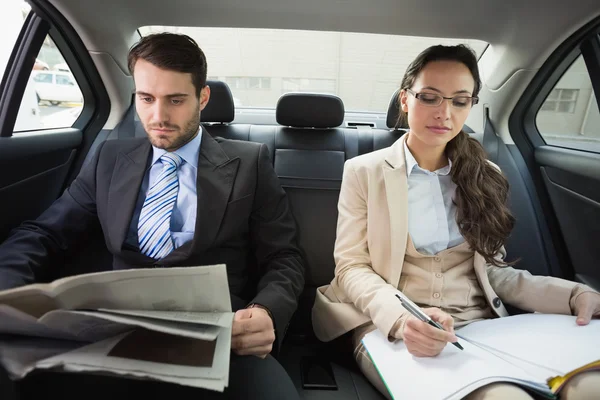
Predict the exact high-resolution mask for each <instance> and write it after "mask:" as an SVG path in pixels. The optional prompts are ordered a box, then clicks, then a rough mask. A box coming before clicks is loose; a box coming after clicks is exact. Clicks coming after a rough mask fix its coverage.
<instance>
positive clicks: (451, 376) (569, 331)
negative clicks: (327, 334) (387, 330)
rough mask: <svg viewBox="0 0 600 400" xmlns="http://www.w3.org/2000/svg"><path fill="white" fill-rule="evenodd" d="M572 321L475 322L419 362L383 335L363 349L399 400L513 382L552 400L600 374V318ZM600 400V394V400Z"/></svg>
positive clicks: (535, 317) (539, 317)
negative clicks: (588, 375)
mask: <svg viewBox="0 0 600 400" xmlns="http://www.w3.org/2000/svg"><path fill="white" fill-rule="evenodd" d="M575 319H576V318H575V317H573V316H568V315H548V314H522V315H515V316H511V317H504V318H496V319H490V320H485V321H479V322H474V323H472V324H470V325H467V326H466V327H463V328H461V329H458V330H457V332H456V334H457V336H458V338H459V343H460V344H461V345H462V346H463V347H464V351H461V350H459V349H457V348H456V347H454V346H451V345H447V346H446V347H445V348H444V350H443V351H442V352H441V353H440V354H439V355H438V356H437V357H431V358H419V357H414V356H412V355H411V354H410V353H409V352H408V350H407V349H406V346H405V345H404V343H403V342H402V341H401V340H399V341H396V342H390V341H389V340H388V339H387V338H386V337H385V336H384V335H383V334H382V333H381V332H380V331H379V330H375V331H373V332H371V333H369V334H367V335H365V337H364V338H363V345H364V346H365V348H366V350H367V351H368V353H369V356H370V357H371V359H372V361H373V363H374V364H375V367H376V368H377V370H378V371H379V374H380V375H381V377H382V379H383V381H384V383H385V384H386V386H387V388H388V390H389V391H390V393H391V394H392V397H394V398H395V399H402V400H406V399H409V400H410V399H431V400H438V399H439V400H441V399H444V400H454V399H461V398H463V397H464V396H466V395H467V394H469V393H471V392H472V391H474V390H475V389H477V388H479V387H482V386H485V385H487V384H489V383H493V382H510V383H515V384H518V385H520V386H522V387H524V388H527V389H530V390H534V391H536V392H538V393H540V394H542V395H544V396H545V397H547V398H550V399H553V398H556V394H557V393H558V392H559V391H560V389H562V387H564V384H565V383H566V382H567V381H568V380H569V379H570V378H572V377H573V376H575V375H576V374H578V373H581V372H583V371H588V370H592V369H597V370H600V320H592V321H591V322H590V324H589V325H587V326H578V325H577V324H576V323H575ZM599 396H600V394H599Z"/></svg>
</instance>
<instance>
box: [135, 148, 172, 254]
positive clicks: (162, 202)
mask: <svg viewBox="0 0 600 400" xmlns="http://www.w3.org/2000/svg"><path fill="white" fill-rule="evenodd" d="M160 161H161V162H162V164H163V169H162V171H161V172H160V175H158V178H157V179H156V182H155V183H154V185H152V187H151V188H150V190H148V193H147V194H146V200H145V201H144V205H143V206H142V210H141V212H140V219H139V221H138V241H139V244H140V251H141V252H142V253H143V254H145V255H147V256H148V257H151V258H154V259H156V260H158V259H160V258H163V257H165V256H166V255H167V254H169V253H170V252H171V251H173V248H174V247H173V239H172V238H171V214H172V213H173V206H174V205H175V202H176V201H177V192H178V191H179V181H178V179H177V168H179V166H180V165H181V162H182V161H183V159H182V158H181V157H180V156H178V155H177V154H175V153H165V154H164V155H163V156H162V157H161V158H160Z"/></svg>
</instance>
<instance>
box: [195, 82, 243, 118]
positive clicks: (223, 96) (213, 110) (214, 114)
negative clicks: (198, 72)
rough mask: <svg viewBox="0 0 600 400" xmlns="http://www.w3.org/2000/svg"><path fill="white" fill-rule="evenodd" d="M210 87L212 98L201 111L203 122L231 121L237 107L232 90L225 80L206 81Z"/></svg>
mask: <svg viewBox="0 0 600 400" xmlns="http://www.w3.org/2000/svg"><path fill="white" fill-rule="evenodd" d="M206 84H207V85H208V86H209V87H210V99H209V100H208V104H207V105H206V107H204V110H202V112H201V113H200V121H201V122H231V121H233V118H234V117H235V107H234V105H233V96H232V95H231V90H229V86H227V84H226V83H225V82H221V81H206Z"/></svg>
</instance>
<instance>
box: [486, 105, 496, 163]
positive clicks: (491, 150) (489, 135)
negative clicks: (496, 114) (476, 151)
mask: <svg viewBox="0 0 600 400" xmlns="http://www.w3.org/2000/svg"><path fill="white" fill-rule="evenodd" d="M484 112H485V126H484V128H483V148H484V149H485V151H486V152H487V153H488V157H489V159H490V161H491V162H493V163H497V161H498V150H499V147H500V145H499V143H498V142H499V140H500V138H498V135H497V134H496V130H495V129H494V126H493V125H492V121H491V120H490V109H489V107H485V108H484Z"/></svg>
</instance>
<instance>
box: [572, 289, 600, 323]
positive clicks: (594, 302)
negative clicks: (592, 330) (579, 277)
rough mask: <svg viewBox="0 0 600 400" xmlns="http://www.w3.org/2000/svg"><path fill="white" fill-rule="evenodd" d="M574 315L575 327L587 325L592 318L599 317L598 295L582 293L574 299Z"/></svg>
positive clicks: (599, 296)
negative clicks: (575, 319)
mask: <svg viewBox="0 0 600 400" xmlns="http://www.w3.org/2000/svg"><path fill="white" fill-rule="evenodd" d="M573 308H574V310H573V311H574V314H575V315H577V325H587V324H589V323H590V320H591V319H592V318H593V317H600V294H598V293H595V292H583V293H581V294H580V295H579V296H577V298H576V299H575V307H573Z"/></svg>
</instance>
